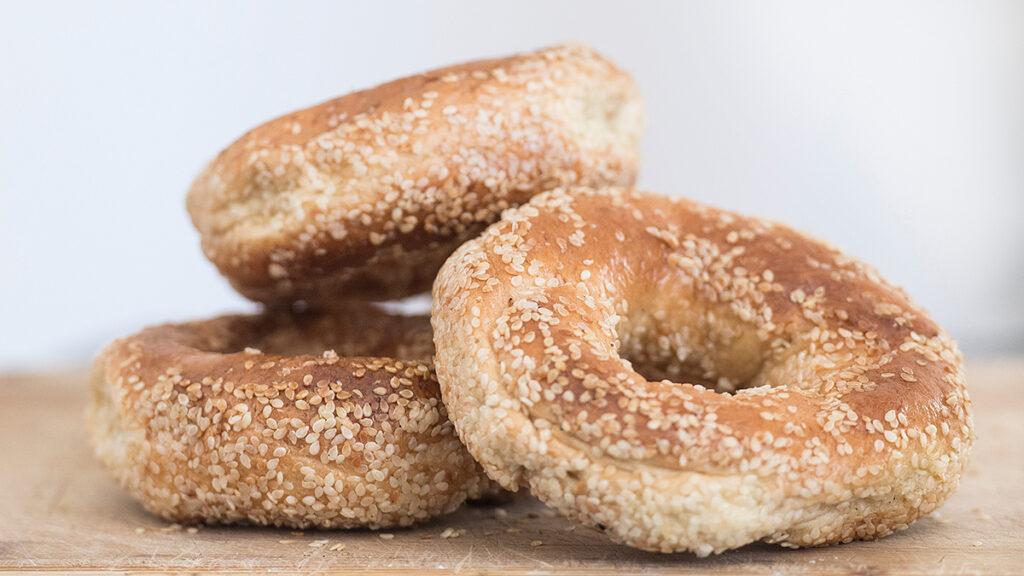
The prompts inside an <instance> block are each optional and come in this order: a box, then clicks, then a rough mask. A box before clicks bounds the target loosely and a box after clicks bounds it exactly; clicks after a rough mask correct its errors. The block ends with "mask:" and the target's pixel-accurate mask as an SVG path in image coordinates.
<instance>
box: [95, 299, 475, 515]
mask: <svg viewBox="0 0 1024 576" xmlns="http://www.w3.org/2000/svg"><path fill="white" fill-rule="evenodd" d="M432 354H433V343H432V342H431V330H430V322H429V320H428V318H427V317H425V316H417V317H406V316H393V315H390V314H387V313H385V312H383V311H380V310H377V309H375V308H372V307H370V306H367V305H362V304H350V305H341V306H339V307H337V308H336V309H334V310H332V311H330V312H323V313H320V312H307V313H303V314H292V313H285V312H267V313H264V314H262V315H252V316H223V317H220V318H216V319H213V320H207V321H200V322H191V323H186V324H168V325H163V326H156V327H152V328H148V329H146V330H143V331H142V332H140V333H139V334H136V335H134V336H131V337H128V338H125V339H122V340H118V341H116V342H114V343H113V344H112V345H110V346H109V347H108V348H107V349H106V350H105V351H104V352H103V354H102V355H101V356H100V357H99V358H98V359H97V361H96V364H95V370H94V374H93V398H92V403H91V408H90V414H89V419H90V423H91V430H92V441H93V445H94V447H95V450H96V453H97V455H98V456H99V457H100V459H101V460H103V462H104V463H105V464H107V466H108V467H109V468H110V469H111V470H112V471H114V473H115V475H116V476H117V478H118V480H119V481H120V482H121V484H122V485H123V486H125V487H126V488H127V489H128V491H129V492H130V493H131V494H132V495H133V496H134V497H135V498H136V499H138V500H139V501H141V502H142V503H143V504H144V505H145V507H146V508H147V509H148V510H149V511H151V512H153V513H155V514H158V515H160V516H162V517H164V518H166V519H169V520H172V521H176V522H189V523H195V522H205V523H247V524H257V525H275V526H288V527H294V528H307V527H319V528H353V527H371V528H379V527H386V526H406V525H409V524H412V523H414V522H418V521H422V520H426V519H428V518H431V517H434V516H437V515H439V514H443V513H447V512H451V511H452V510H454V509H455V508H456V507H458V506H459V505H460V504H461V503H462V502H463V501H464V500H466V499H467V498H479V497H482V496H487V495H489V494H492V493H494V490H495V486H494V485H493V484H491V483H490V481H489V480H487V478H486V476H484V475H483V474H482V473H481V471H480V468H479V466H477V464H476V463H475V462H474V461H473V459H472V458H471V457H470V455H469V454H468V453H467V452H466V450H465V448H464V447H463V446H462V444H461V443H460V442H459V439H458V437H457V436H456V434H455V431H454V429H453V428H452V424H451V422H450V421H449V419H448V417H447V414H446V411H445V407H444V405H443V404H442V403H441V400H440V394H439V391H438V384H437V380H436V377H435V375H434V369H433V364H432V362H431V356H432Z"/></svg>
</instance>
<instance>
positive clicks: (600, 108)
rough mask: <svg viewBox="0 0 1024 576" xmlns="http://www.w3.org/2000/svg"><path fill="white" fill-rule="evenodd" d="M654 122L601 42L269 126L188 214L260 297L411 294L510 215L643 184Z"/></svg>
mask: <svg viewBox="0 0 1024 576" xmlns="http://www.w3.org/2000/svg"><path fill="white" fill-rule="evenodd" d="M642 116H643V112H642V104H641V101H640V97H639V93H638V91H637V88H636V86H635V84H634V83H633V81H632V79H631V78H630V77H629V76H628V75H627V74H626V73H624V72H623V71H621V70H620V69H618V68H617V67H616V66H615V65H613V64H612V63H611V62H609V61H608V60H605V59H604V58H603V57H601V56H600V55H599V54H597V53H596V52H594V51H593V50H590V49H588V48H586V47H582V46H558V47H554V48H549V49H545V50H541V51H538V52H534V53H530V54H524V55H518V56H512V57H508V58H501V59H496V60H481V61H476V62H470V63H467V64H462V65H459V66H453V67H450V68H443V69H440V70H434V71H432V72H426V73H423V74H418V75H416V76H410V77H408V78H403V79H400V80H396V81H393V82H390V83H387V84H383V85H381V86H378V87H376V88H372V89H369V90H364V91H361V92H355V93H352V94H349V95H347V96H343V97H341V98H337V99H335V100H331V101H329V102H325V103H323V104H320V105H318V106H314V107H312V108H307V109H305V110H300V111H298V112H293V113H291V114H288V115H286V116H282V117H280V118H277V119H275V120H272V121H270V122H268V123H266V124H263V125H262V126H259V127H257V128H255V129H254V130H252V131H250V132H249V133H247V134H245V135H244V136H242V137H241V138H240V139H239V140H237V141H236V142H234V143H233V144H231V145H230V146H229V147H228V148H227V149H226V150H224V151H223V152H221V153H220V155H218V156H217V158H216V159H214V160H213V162H212V163H211V164H210V165H209V166H208V167H207V168H206V169H205V171H204V172H203V173H202V174H201V175H200V176H199V177H198V178H197V179H196V181H195V182H194V184H193V185H192V188H191V190H190V192H189V194H188V209H189V212H190V214H191V215H192V220H193V222H194V224H195V226H196V228H197V229H198V230H199V232H200V235H201V237H202V243H203V249H204V251H205V253H206V255H207V257H209V259H210V260H211V261H213V263H214V264H215V265H216V266H217V267H218V268H219V269H220V271H221V273H223V274H224V275H225V276H226V277H227V278H228V279H229V280H230V281H231V283H232V284H233V285H234V287H235V288H236V289H237V290H238V291H239V292H241V293H242V294H243V295H245V296H247V297H249V298H251V299H254V300H258V301H263V302H289V301H296V300H304V301H306V302H311V303H317V302H330V301H333V300H335V299H336V298H337V295H338V294H344V295H345V297H346V298H350V299H373V300H384V299H389V298H398V297H403V296H408V295H411V294H415V293H419V292H424V291H427V290H429V289H430V285H431V282H433V279H434V275H435V274H436V273H437V270H438V269H439V268H440V267H441V264H442V263H443V262H444V260H445V258H447V257H448V256H449V255H450V254H451V253H452V251H454V250H455V248H456V247H458V246H459V244H461V243H462V242H463V241H465V240H467V239H469V238H471V237H473V236H475V235H476V234H478V233H480V231H482V230H483V228H484V227H485V226H486V225H487V224H490V223H492V222H494V221H495V220H497V219H498V217H499V215H500V213H501V211H502V210H503V209H505V208H507V207H509V206H513V205H516V204H519V203H522V202H525V201H526V200H527V199H529V198H530V197H531V196H533V195H534V194H536V193H538V192H540V191H543V190H547V189H550V188H553V187H555V186H559V185H568V184H587V185H595V186H598V185H606V184H631V183H632V182H633V180H634V178H635V175H636V170H637V163H638V143H639V138H640V133H641V130H642V123H643V120H642Z"/></svg>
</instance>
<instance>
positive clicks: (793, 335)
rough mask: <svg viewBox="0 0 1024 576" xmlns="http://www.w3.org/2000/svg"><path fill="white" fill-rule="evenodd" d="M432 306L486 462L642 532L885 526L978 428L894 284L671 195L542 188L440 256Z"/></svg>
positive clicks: (821, 250) (460, 423)
mask: <svg viewBox="0 0 1024 576" xmlns="http://www.w3.org/2000/svg"><path fill="white" fill-rule="evenodd" d="M432 322H433V326H434V342H435V347H436V350H437V356H436V358H435V362H436V368H437V374H438V379H439V381H440V384H441V393H442V398H443V399H444V403H445V405H446V406H447V407H448V414H449V416H450V417H451V418H452V421H453V422H454V423H455V427H456V429H457V430H458V433H459V436H460V437H461V438H462V440H463V442H464V443H465V444H466V446H467V448H468V449H469V452H470V453H471V454H472V455H473V456H474V457H475V458H476V460H477V461H478V462H480V463H481V464H482V465H483V468H484V470H485V472H487V474H488V475H489V476H490V477H491V478H492V479H494V480H497V481H498V482H499V483H500V484H502V485H503V486H504V487H505V488H508V489H512V490H514V489H516V488H517V487H519V486H528V487H529V489H530V491H531V492H532V493H533V494H534V495H536V496H537V497H539V498H540V499H541V500H542V501H544V502H545V503H547V504H548V505H550V506H552V507H554V508H556V509H557V510H558V511H560V512H561V513H562V514H564V515H566V516H568V517H571V518H574V519H577V520H579V521H581V522H584V523H587V524H592V525H594V524H596V525H600V526H603V527H606V528H607V532H608V534H609V535H610V536H611V537H612V538H613V539H614V540H616V541H619V542H624V543H626V544H629V545H632V546H636V547H639V548H643V549H647V550H656V551H662V552H673V551H683V550H689V551H692V552H695V553H697V554H698V555H701V556H704V555H708V554H710V553H718V552H722V551H723V550H726V549H730V548H735V547H738V546H743V545H744V544H747V543H750V542H754V541H759V540H763V541H767V542H771V543H779V544H782V545H785V546H790V547H798V546H817V545H824V544H831V543H838V542H849V541H851V540H857V539H873V538H878V537H882V536H885V535H888V534H890V533H892V532H894V531H896V530H900V529H903V528H906V527H907V525H909V524H910V523H911V522H913V521H914V520H915V519H916V518H918V517H920V516H922V515H924V514H927V513H929V512H930V511H932V510H933V509H935V508H936V507H937V506H938V505H939V504H940V503H941V502H942V501H944V500H945V499H946V498H947V497H948V496H949V495H950V493H951V492H952V491H953V490H954V489H955V487H956V485H957V483H958V480H959V477H960V475H961V473H962V471H963V468H964V465H965V462H966V458H967V456H968V453H969V450H970V447H971V445H972V442H973V425H972V421H971V414H970V412H971V411H970V401H969V398H968V395H967V391H966V389H965V385H964V375H963V372H962V367H961V357H960V354H959V352H958V350H957V347H956V345H955V343H954V342H953V341H952V340H951V339H950V338H949V337H948V336H947V335H946V334H945V333H944V332H943V331H942V330H941V329H940V328H939V326H937V325H936V324H935V322H933V321H932V320H931V319H930V318H929V317H928V315H927V314H926V313H925V312H924V311H922V310H921V309H919V308H917V307H915V306H914V304H912V303H911V302H910V300H909V299H908V297H907V296H906V294H904V292H903V291H902V290H900V289H898V288H896V287H894V286H893V285H891V284H889V283H888V282H886V281H885V280H883V279H882V278H881V277H880V276H879V275H878V273H877V272H875V271H874V270H873V269H871V268H869V267H868V266H866V265H864V264H862V263H860V262H858V261H857V260H855V259H853V258H850V257H848V256H845V255H843V254H842V253H840V252H839V251H837V250H835V249H834V248H831V247H829V246H827V245H825V244H823V243H822V242H819V241H817V240H814V239H812V238H809V237H807V236H805V235H802V234H800V233H798V232H795V231H793V230H791V229H790V228H787V227H785V226H782V225H779V224H773V223H770V222H766V221H764V220H758V219H754V218H748V217H744V216H740V215H737V214H734V213H731V212H726V211H724V210H717V209H714V208H710V207H708V206H704V205H701V204H698V203H695V202H691V201H687V200H683V199H676V198H673V199H669V198H663V197H658V196H652V195H646V194H642V193H638V192H635V191H633V190H629V189H607V190H591V189H576V190H569V191H566V190H554V191H551V192H549V193H545V194H542V195H539V196H536V197H534V198H533V199H532V200H531V201H530V202H529V203H527V204H525V205H523V206H521V207H519V208H517V209H512V210H509V211H507V212H506V213H505V214H504V215H503V217H502V220H501V221H500V222H499V223H496V224H494V225H493V226H491V227H490V228H489V229H488V230H487V231H486V232H485V233H484V234H483V235H482V236H481V237H479V238H477V239H474V240H472V241H470V242H468V243H467V244H465V245H464V246H462V247H461V248H459V250H457V251H456V252H455V253H454V255H453V256H452V257H451V258H450V259H449V260H448V261H447V263H446V264H445V265H444V267H443V268H442V269H441V271H440V274H439V276H438V278H437V281H436V283H435V285H434V303H433V315H432ZM638 370H639V372H638Z"/></svg>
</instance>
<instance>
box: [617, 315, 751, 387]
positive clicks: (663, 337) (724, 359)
mask: <svg viewBox="0 0 1024 576" xmlns="http://www.w3.org/2000/svg"><path fill="white" fill-rule="evenodd" d="M676 312H679V311H678V310H676V311H673V315H668V314H663V313H648V312H646V311H644V310H637V311H635V312H633V313H631V314H629V315H628V316H626V317H624V318H623V319H622V321H621V322H620V324H619V326H618V327H617V331H618V333H619V350H618V352H619V356H620V357H621V358H622V359H624V360H626V361H628V362H629V363H630V365H631V367H632V369H633V370H634V371H635V372H637V373H638V374H640V375H641V376H642V377H644V378H645V379H647V380H648V381H652V382H659V381H663V380H668V381H670V382H674V383H676V384H693V385H698V386H702V387H704V388H707V389H709V390H714V391H715V392H718V393H722V394H731V393H733V392H735V391H737V390H742V389H744V388H750V387H751V386H754V385H756V383H757V382H759V381H760V378H758V375H759V374H760V373H761V370H762V368H763V365H764V358H765V352H764V350H763V344H762V342H761V341H760V339H758V338H757V335H756V333H755V332H754V331H753V330H750V329H749V327H748V326H746V325H743V324H740V323H738V322H730V320H729V319H721V318H719V319H716V321H715V323H713V324H712V323H710V322H708V321H707V320H706V317H705V316H697V314H695V313H691V314H686V313H685V312H684V313H681V314H678V315H677V314H676ZM669 316H672V318H669ZM695 316H697V317H695Z"/></svg>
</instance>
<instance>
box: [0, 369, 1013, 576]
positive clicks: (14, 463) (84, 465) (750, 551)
mask: <svg viewBox="0 0 1024 576" xmlns="http://www.w3.org/2000/svg"><path fill="white" fill-rule="evenodd" d="M968 382H969V385H970V391H971V396H972V398H973V399H974V401H975V408H976V412H975V420H976V423H977V431H978V443H977V445H976V447H975V450H974V457H973V462H972V464H971V466H970V468H969V470H968V471H967V474H966V476H965V477H964V479H963V482H962V485H961V488H960V490H959V491H958V492H957V493H956V494H955V495H954V496H953V498H952V499H951V500H950V501H949V502H948V503H947V504H946V505H945V506H944V507H943V508H941V509H940V511H939V512H938V513H936V514H934V515H933V516H931V517H930V518H927V519H924V520H922V521H920V522H918V523H916V524H915V525H913V526H912V527H911V528H910V529H909V530H907V531H904V532H901V533H899V534H897V535H894V536H891V537H889V538H885V539H883V540H879V541H877V542H857V543H853V544H847V545H844V546H833V547H829V548H820V549H810V550H786V549H783V548H779V547H776V546H768V545H762V544H756V545H751V546H747V547H745V548H742V549H740V550H736V551H732V552H727V553H725V554H723V555H721V556H717V557H712V558H704V559H700V558H696V557H694V556H693V555H690V554H674V555H663V554H650V553H645V552H641V551H639V550H634V549H631V548H628V547H625V546H620V545H616V544H613V543H611V542H609V541H608V540H607V539H606V538H605V537H604V536H603V535H602V534H601V533H600V532H598V531H597V530H594V529H591V528H586V527H583V526H575V525H573V524H571V523H569V522H567V521H564V520H562V519H561V518H558V517H555V516H554V515H553V514H552V513H551V512H550V511H549V510H547V509H546V508H545V507H544V506H543V505H542V504H540V503H538V502H536V501H535V500H532V499H531V498H529V497H528V496H522V497H520V498H518V499H516V500H515V501H514V502H511V503H509V504H507V505H505V506H503V507H502V508H494V507H483V506H469V507H464V508H463V509H462V510H461V511H459V512H457V513H455V514H453V515H451V516H447V517H445V518H442V519H440V520H436V521H434V522H432V523H430V524H427V525H425V526H421V527H418V528H414V529H407V530H395V531H393V532H390V533H388V534H390V536H389V535H388V534H380V533H376V532H371V531H325V532H306V533H292V532H290V531H288V530H271V529H254V528H205V527H200V528H198V529H196V528H191V529H189V528H184V527H181V526H176V525H170V524H168V523H167V522H164V521H162V520H159V519H157V518H154V517H152V516H149V515H148V514H146V513H145V512H144V511H143V510H142V509H141V508H140V507H139V506H138V505H136V504H135V503H134V502H133V501H132V500H130V499H129V498H128V497H127V496H126V495H125V494H124V493H122V491H121V490H120V489H119V488H118V487H117V486H116V485H115V483H114V481H113V480H112V479H111V478H110V477H109V475H108V474H107V473H106V472H105V471H104V470H103V469H102V468H101V467H100V465H99V464H98V463H97V462H96V461H95V460H94V459H93V457H92V454H91V452H90V449H89V446H88V443H87V441H86V438H85V431H84V423H83V416H82V414H83V410H84V407H85V403H86V398H87V387H86V383H85V375H84V374H70V375H23V376H6V377H2V376H0V570H14V571H56V572H70V571H83V572H88V571H105V570H118V571H128V572H135V571H146V572H152V571H188V572H198V573H203V572H227V571H248V570H258V571H303V572H305V571H321V572H338V573H346V574H353V573H356V574H365V573H384V574H397V573H424V572H449V571H454V572H460V573H468V574H478V573H498V574H526V573H531V574H533V573H549V572H554V573H580V574H622V573H630V572H644V573H676V574H679V573H681V574H696V573H701V574H704V573H709V572H714V573H718V574H763V575H769V574H857V575H873V574H922V575H934V574H1022V573H1024V386H1022V385H1024V359H1017V360H1003V361H998V362H992V361H990V362H985V363H981V362H979V363H975V364H971V365H970V366H969V369H968ZM449 529H451V530H449ZM452 536H454V537H452Z"/></svg>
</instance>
